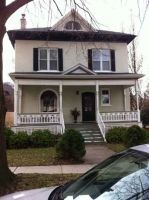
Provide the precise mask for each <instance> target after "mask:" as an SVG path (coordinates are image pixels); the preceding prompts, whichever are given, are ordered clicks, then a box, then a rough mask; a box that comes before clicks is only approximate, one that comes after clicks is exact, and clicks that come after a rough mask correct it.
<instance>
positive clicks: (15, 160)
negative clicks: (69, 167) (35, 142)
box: [7, 147, 81, 167]
mask: <svg viewBox="0 0 149 200" xmlns="http://www.w3.org/2000/svg"><path fill="white" fill-rule="evenodd" d="M7 158H8V164H9V166H11V167H19V166H48V165H58V164H79V163H81V161H80V162H79V161H78V162H77V161H74V160H64V159H58V158H57V154H56V150H55V147H49V148H28V149H12V150H7Z"/></svg>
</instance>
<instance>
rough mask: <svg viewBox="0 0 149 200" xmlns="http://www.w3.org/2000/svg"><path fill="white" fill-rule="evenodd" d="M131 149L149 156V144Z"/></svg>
mask: <svg viewBox="0 0 149 200" xmlns="http://www.w3.org/2000/svg"><path fill="white" fill-rule="evenodd" d="M130 149H132V150H136V151H141V152H144V153H148V154H149V144H142V145H139V146H135V147H131V148H130Z"/></svg>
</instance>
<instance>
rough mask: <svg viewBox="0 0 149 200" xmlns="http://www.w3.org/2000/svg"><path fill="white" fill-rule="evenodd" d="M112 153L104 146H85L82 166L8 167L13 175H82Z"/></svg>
mask: <svg viewBox="0 0 149 200" xmlns="http://www.w3.org/2000/svg"><path fill="white" fill-rule="evenodd" d="M113 154H114V152H113V151H111V150H110V149H108V148H107V146H106V145H99V144H88V145H86V155H85V156H84V163H83V164H76V165H50V166H23V167H10V169H11V171H12V172H14V173H15V174H19V173H39V174H83V173H85V172H86V171H88V170H89V169H91V168H92V167H94V166H95V165H96V164H98V163H100V162H102V161H103V160H105V159H106V158H108V157H109V156H111V155H113Z"/></svg>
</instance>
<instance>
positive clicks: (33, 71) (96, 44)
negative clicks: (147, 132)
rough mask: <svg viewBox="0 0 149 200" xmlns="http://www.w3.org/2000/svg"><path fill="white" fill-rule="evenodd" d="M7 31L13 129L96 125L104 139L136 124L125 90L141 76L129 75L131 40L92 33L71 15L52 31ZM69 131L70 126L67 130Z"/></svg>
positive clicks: (79, 18) (121, 35) (137, 116)
mask: <svg viewBox="0 0 149 200" xmlns="http://www.w3.org/2000/svg"><path fill="white" fill-rule="evenodd" d="M25 23H26V22H25V16H23V18H22V28H21V29H20V30H10V31H8V36H9V39H10V41H11V43H12V45H13V47H14V49H15V72H13V73H11V74H10V76H11V78H12V79H13V81H14V86H15V87H14V88H15V91H14V99H15V100H14V105H15V106H14V127H13V128H14V129H15V131H16V132H17V131H19V130H26V131H28V132H31V131H33V130H35V129H50V130H51V131H52V132H54V133H63V132H64V130H65V128H66V127H67V125H68V124H69V125H70V124H71V125H72V127H73V122H74V120H73V116H72V113H71V111H72V110H74V109H77V111H79V113H80V115H79V116H78V124H80V125H81V124H82V125H83V124H85V123H90V125H92V124H97V126H98V128H99V130H100V131H101V133H102V135H103V138H104V137H105V132H106V129H107V128H109V127H111V126H123V125H124V126H130V125H132V124H139V123H140V112H139V107H138V109H137V110H136V111H133V112H132V111H131V110H130V96H129V88H130V87H132V86H135V85H136V83H137V80H138V79H139V78H141V77H142V75H140V74H132V73H129V70H128V55H127V45H128V44H129V43H130V42H131V41H132V40H133V39H134V38H135V35H131V34H125V33H119V32H111V31H104V30H96V29H95V28H94V27H92V25H91V24H89V23H88V22H87V21H86V20H85V19H84V18H83V17H82V16H81V15H80V14H79V13H77V12H76V11H74V10H71V11H70V12H69V13H68V14H67V15H66V16H64V17H63V18H62V19H61V20H60V21H58V22H57V23H56V24H55V25H54V26H52V27H48V28H32V29H29V28H26V27H25ZM70 127H71V126H70Z"/></svg>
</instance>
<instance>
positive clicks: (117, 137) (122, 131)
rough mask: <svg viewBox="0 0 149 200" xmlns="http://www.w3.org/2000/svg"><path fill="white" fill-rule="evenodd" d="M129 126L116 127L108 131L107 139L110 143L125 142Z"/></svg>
mask: <svg viewBox="0 0 149 200" xmlns="http://www.w3.org/2000/svg"><path fill="white" fill-rule="evenodd" d="M126 132H127V128H125V127H114V128H111V129H109V130H108V131H107V133H106V140H107V142H108V143H123V142H124V141H125V135H126Z"/></svg>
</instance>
